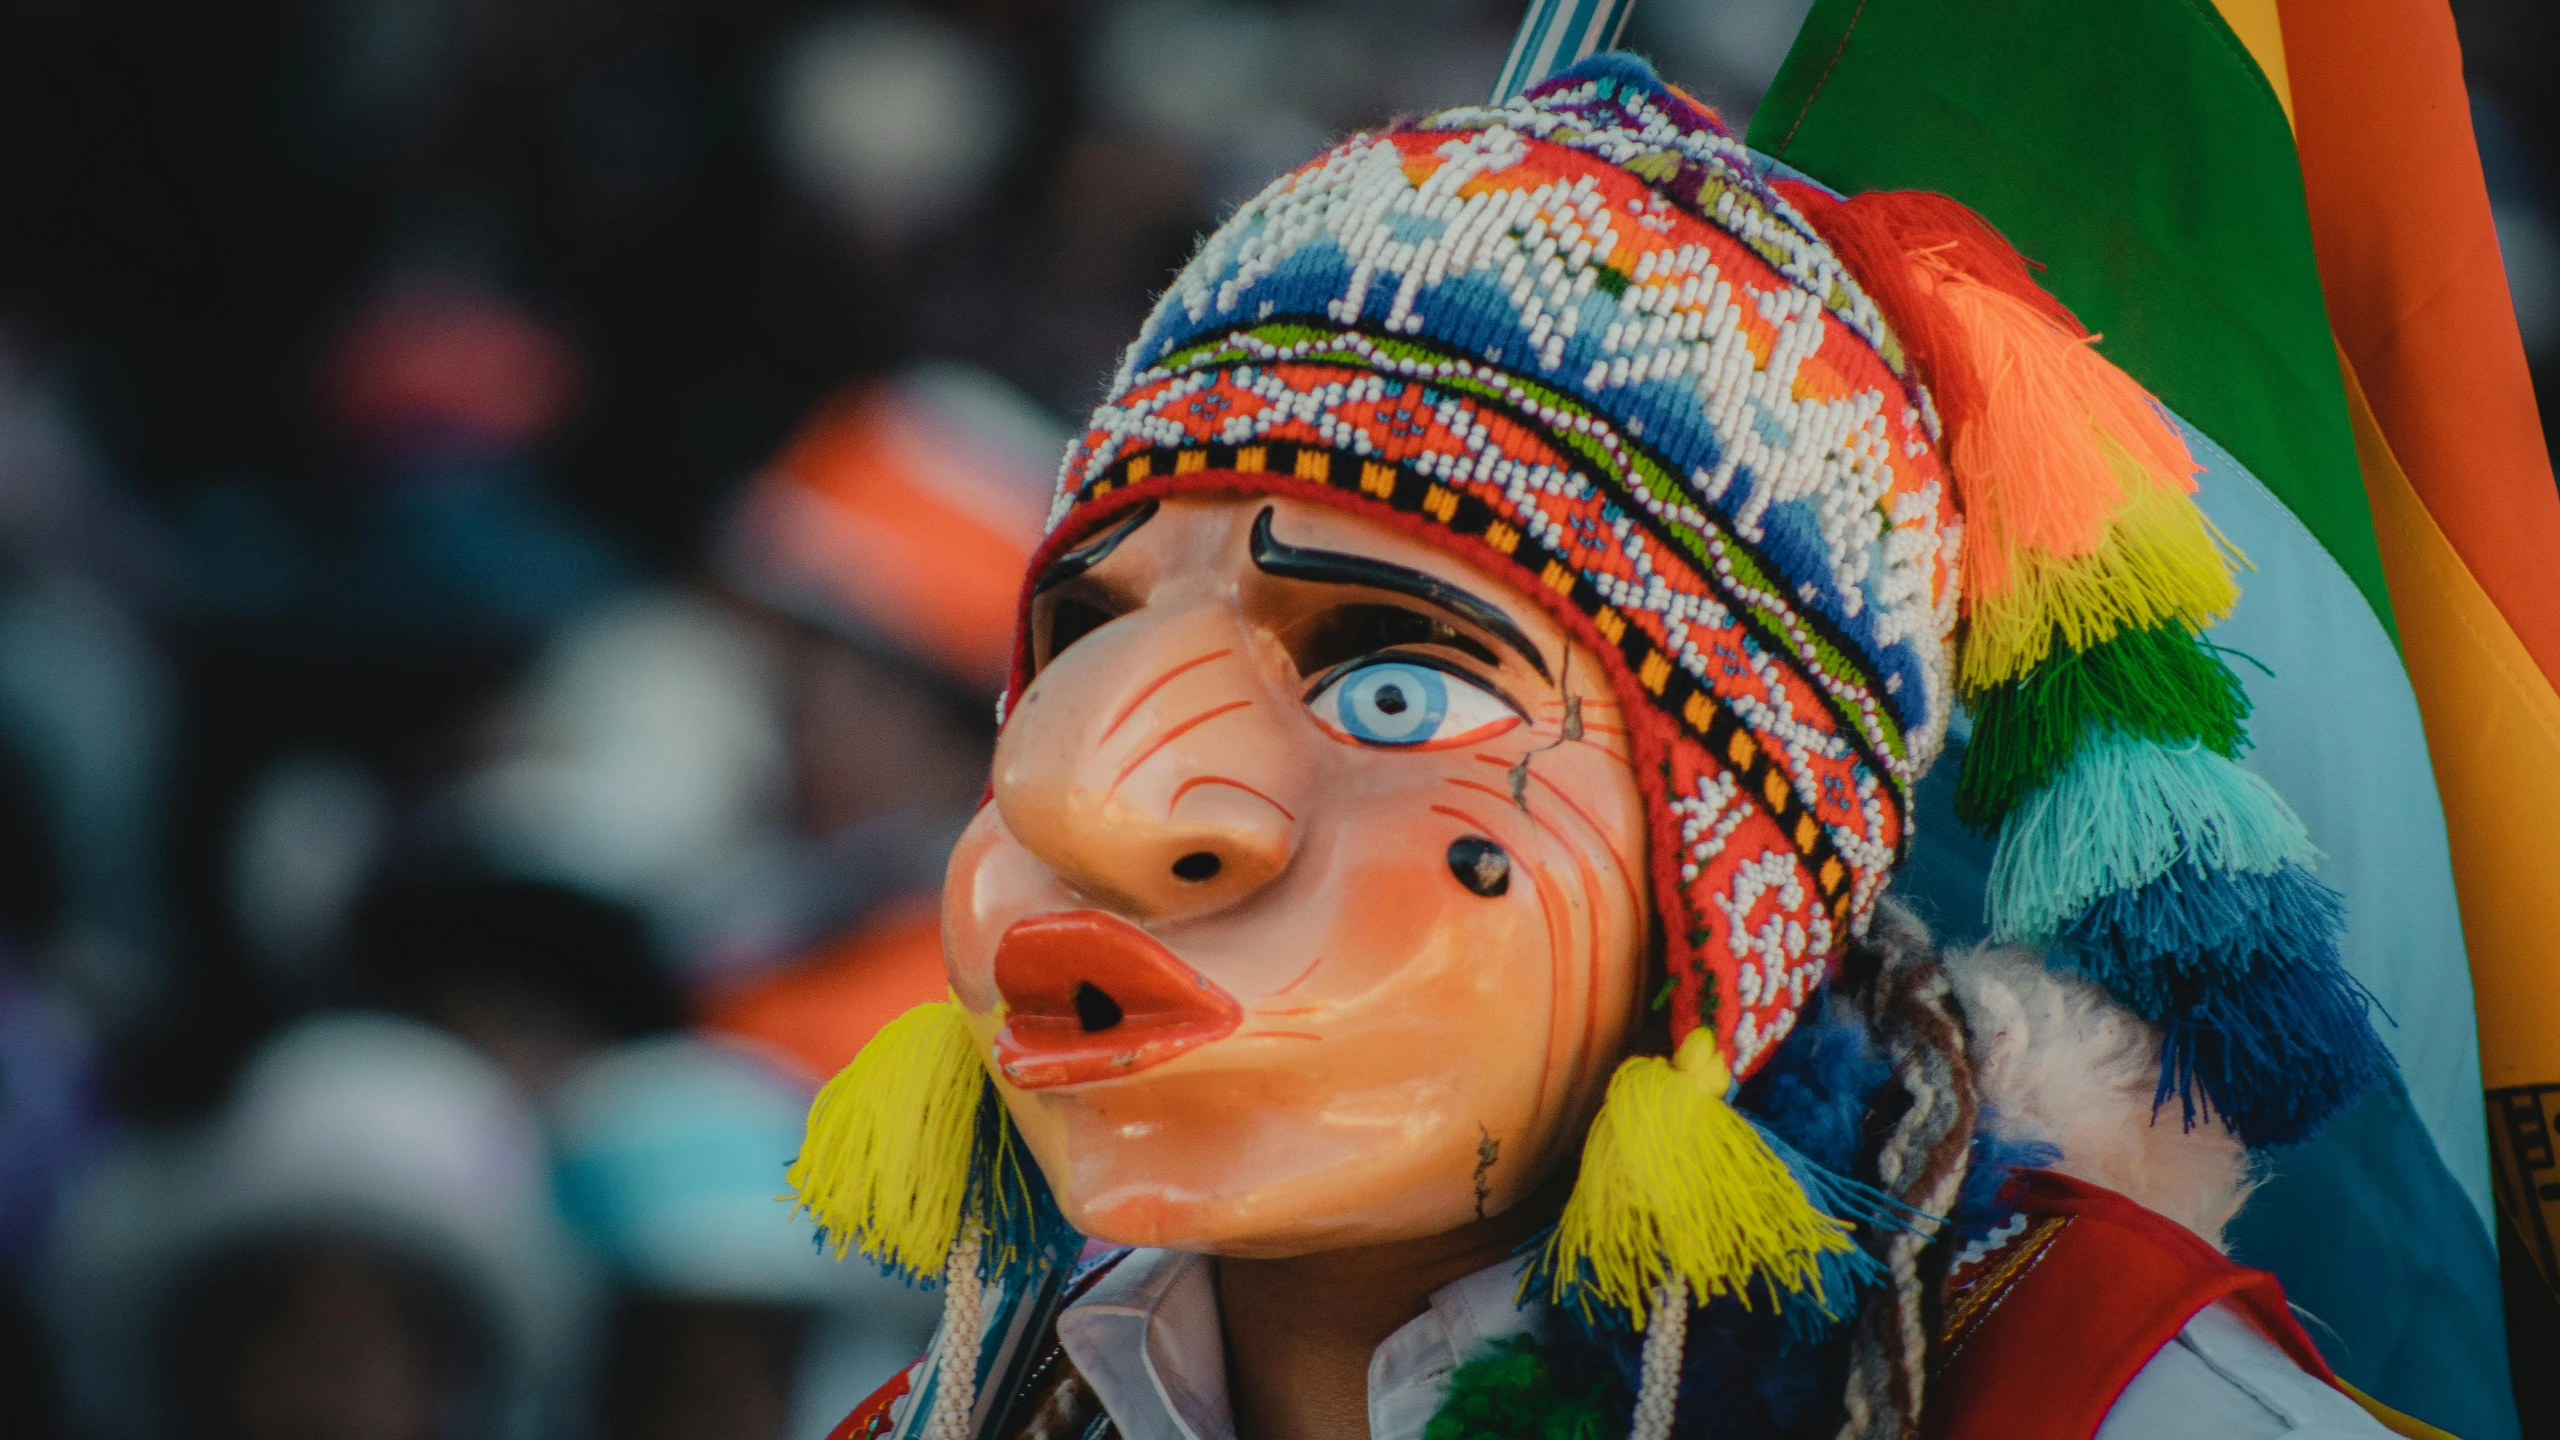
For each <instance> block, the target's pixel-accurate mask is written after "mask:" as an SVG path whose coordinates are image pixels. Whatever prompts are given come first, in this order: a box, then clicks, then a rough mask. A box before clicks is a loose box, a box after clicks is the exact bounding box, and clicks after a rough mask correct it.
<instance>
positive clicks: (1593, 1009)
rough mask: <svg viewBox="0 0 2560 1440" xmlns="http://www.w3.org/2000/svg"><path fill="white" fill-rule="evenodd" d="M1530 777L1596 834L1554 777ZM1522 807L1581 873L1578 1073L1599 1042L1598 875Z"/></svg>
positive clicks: (1612, 854) (1621, 870) (1621, 869)
mask: <svg viewBox="0 0 2560 1440" xmlns="http://www.w3.org/2000/svg"><path fill="white" fill-rule="evenodd" d="M1529 778H1530V779H1532V780H1535V781H1537V782H1538V783H1539V784H1541V785H1544V786H1546V787H1547V789H1548V790H1549V791H1550V792H1552V793H1553V794H1554V795H1555V797H1556V798H1557V799H1559V800H1564V803H1565V808H1567V809H1569V810H1571V811H1573V813H1574V814H1576V815H1580V816H1581V817H1582V823H1584V824H1585V825H1590V826H1591V828H1592V831H1593V833H1595V834H1597V833H1598V832H1599V829H1600V827H1599V826H1598V825H1597V824H1594V823H1593V821H1592V819H1591V817H1590V816H1588V815H1583V814H1582V809H1581V807H1580V806H1578V805H1575V804H1574V803H1573V802H1572V801H1571V800H1565V795H1564V792H1563V791H1562V790H1559V789H1557V788H1556V784H1555V782H1554V781H1552V780H1549V779H1548V778H1547V777H1545V776H1544V775H1539V774H1535V773H1532V774H1531V775H1530V777H1529ZM1449 783H1450V784H1453V785H1462V786H1465V787H1466V788H1468V789H1471V790H1482V791H1484V792H1485V793H1486V794H1488V795H1496V796H1498V795H1499V793H1500V792H1498V791H1496V790H1494V789H1493V788H1492V787H1491V786H1489V785H1478V784H1476V783H1475V782H1474V781H1472V780H1452V781H1450V782H1449ZM1521 809H1523V810H1525V811H1527V813H1528V816H1529V819H1530V821H1531V822H1532V823H1534V824H1535V825H1536V826H1537V827H1538V828H1539V829H1541V830H1543V831H1545V832H1546V833H1547V838H1548V839H1550V840H1553V841H1554V842H1555V843H1556V847H1557V848H1558V849H1560V850H1562V851H1564V852H1565V854H1566V856H1567V857H1569V858H1570V859H1571V860H1572V861H1573V869H1574V873H1575V874H1577V875H1579V876H1581V877H1582V905H1583V914H1584V917H1585V919H1586V921H1587V922H1588V923H1586V924H1585V925H1584V927H1583V930H1584V937H1583V938H1584V939H1585V940H1587V941H1588V942H1589V947H1588V953H1586V954H1585V956H1584V958H1583V967H1582V971H1583V984H1584V986H1585V987H1586V988H1585V989H1584V991H1583V995H1584V999H1585V1001H1586V1003H1585V1004H1584V1005H1583V1007H1582V1049H1581V1050H1580V1052H1579V1053H1577V1054H1576V1055H1575V1056H1574V1061H1575V1064H1574V1070H1575V1072H1577V1073H1578V1072H1579V1071H1580V1070H1581V1068H1582V1065H1581V1062H1582V1061H1583V1060H1585V1059H1587V1058H1589V1056H1590V1054H1591V1052H1592V1051H1593V1050H1594V1049H1596V1048H1597V1047H1598V1046H1599V1044H1600V1005H1599V998H1600V963H1601V955H1600V877H1599V875H1598V874H1596V873H1594V872H1593V870H1592V868H1591V862H1590V860H1589V859H1588V858H1587V857H1586V856H1585V854H1584V851H1583V849H1582V847H1581V846H1579V845H1576V844H1574V843H1573V842H1571V841H1569V840H1567V839H1565V837H1564V832H1563V831H1561V830H1558V829H1557V828H1556V827H1555V826H1553V825H1551V824H1549V823H1547V817H1546V816H1544V815H1541V814H1539V813H1538V812H1537V811H1535V810H1529V809H1528V807H1527V806H1526V805H1523V806H1522V807H1521ZM1600 843H1601V844H1602V845H1603V846H1607V845H1608V843H1609V837H1608V836H1606V835H1601V836H1600ZM1609 858H1610V859H1612V860H1618V852H1617V850H1616V849H1615V848H1610V850H1609ZM1530 873H1531V874H1532V875H1533V876H1541V877H1542V876H1543V872H1542V871H1541V870H1539V868H1538V867H1536V866H1532V867H1530ZM1626 873H1627V867H1626V863H1625V862H1624V861H1622V860H1620V861H1618V875H1619V877H1620V878H1621V880H1623V879H1624V878H1625V876H1626ZM1542 883H1543V882H1542ZM1564 950H1565V947H1564V946H1563V945H1558V946H1556V958H1557V959H1558V960H1562V959H1563V958H1564ZM1556 968H1557V970H1558V972H1559V975H1558V978H1559V979H1561V978H1562V976H1561V972H1562V970H1563V968H1564V967H1563V966H1562V965H1558V966H1557V967H1556ZM1558 1013H1561V1004H1559V1008H1558ZM1551 1023H1552V1022H1551Z"/></svg>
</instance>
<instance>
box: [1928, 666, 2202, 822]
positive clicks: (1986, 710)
mask: <svg viewBox="0 0 2560 1440" xmlns="http://www.w3.org/2000/svg"><path fill="white" fill-rule="evenodd" d="M1971 698H1972V706H1973V738H1972V740H1971V741H1969V742H1968V743H1967V745H1966V748H1965V755H1964V770H1963V773H1962V774H1961V775H1960V776H1959V777H1958V778H1957V781H1956V818H1957V819H1958V820H1961V821H1962V822H1964V823H1965V824H1966V825H1968V826H1971V827H1972V828H1974V829H1976V830H1981V831H1990V830H1993V829H1996V828H1998V826H1999V824H2000V821H2001V819H2002V817H2004V816H2006V815H2007V814H2008V813H2009V812H2010V810H2011V809H2013V808H2015V807H2016V805H2017V804H2018V802H2019V800H2020V799H2022V798H2023V797H2025V796H2026V795H2027V794H2028V793H2029V792H2030V791H2033V790H2036V789H2038V788H2039V787H2041V786H2044V785H2046V784H2048V783H2050V782H2051V781H2052V780H2053V778H2054V777H2055V776H2056V775H2058V774H2060V773H2062V770H2063V768H2064V767H2065V766H2067V765H2069V764H2070V763H2071V760H2072V757H2073V756H2075V755H2077V754H2079V753H2080V748H2081V746H2082V745H2083V744H2085V743H2086V742H2087V740H2088V738H2089V737H2090V736H2092V735H2098V734H2106V733H2113V734H2117V735H2122V736H2127V737H2130V738H2133V739H2137V740H2151V741H2156V742H2158V743H2160V744H2163V745H2169V746H2179V745H2187V744H2200V745H2202V746H2204V748H2206V749H2208V750H2211V751H2213V752H2214V753H2215V754H2217V755H2223V756H2227V757H2230V758H2233V759H2237V758H2238V757H2239V755H2240V752H2241V750H2242V749H2244V748H2245V747H2246V746H2247V745H2248V743H2249V740H2248V732H2247V730H2246V729H2245V728H2244V727H2243V725H2242V722H2243V721H2245V720H2246V719H2247V718H2248V716H2249V695H2248V692H2247V691H2245V690H2243V689H2242V688H2241V686H2240V680H2239V677H2238V676H2235V675H2233V674H2232V673H2231V668H2230V667H2229V666H2227V665H2225V664H2223V663H2222V660H2221V658H2220V657H2219V656H2217V655H2215V654H2214V652H2213V651H2212V649H2211V648H2210V647H2208V646H2207V645H2206V644H2205V643H2204V642H2203V640H2201V639H2200V638H2199V637H2198V636H2197V635H2196V634H2195V633H2194V632H2193V631H2191V630H2189V629H2188V628H2187V627H2186V626H2184V625H2181V624H2168V625H2158V626H2153V627H2152V628H2150V629H2147V630H2120V631H2118V632H2116V634H2115V636H2114V637H2113V638H2112V639H2109V640H2107V641H2105V642H2103V643H2101V644H2098V645H2093V646H2091V647H2090V648H2088V649H2086V650H2070V649H2066V648H2065V647H2063V646H2062V645H2061V644H2059V643H2056V644H2055V646H2054V647H2053V650H2052V653H2051V657H2050V658H2049V659H2047V660H2046V661H2045V662H2044V663H2043V664H2041V665H2038V666H2036V667H2035V668H2034V669H2032V670H2029V671H2028V672H2027V673H2026V674H2024V675H2021V676H2019V677H2018V678H2016V679H2014V680H2005V681H2002V682H2001V683H1999V684H1997V685H1992V686H1988V687H1986V688H1985V689H1983V690H1981V691H1980V692H1978V693H1976V694H1975V695H1974V696H1972V697H1971Z"/></svg>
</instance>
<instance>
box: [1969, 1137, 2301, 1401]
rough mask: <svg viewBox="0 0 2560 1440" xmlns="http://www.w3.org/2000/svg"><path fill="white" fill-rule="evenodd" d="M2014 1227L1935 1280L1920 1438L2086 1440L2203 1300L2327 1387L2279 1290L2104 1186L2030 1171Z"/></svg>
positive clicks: (2014, 1196)
mask: <svg viewBox="0 0 2560 1440" xmlns="http://www.w3.org/2000/svg"><path fill="white" fill-rule="evenodd" d="M2002 1198H2003V1199H2004V1200H2006V1201H2007V1202H2008V1203H2009V1204H2012V1205H2015V1206H2017V1207H2018V1209H2019V1211H2020V1213H2021V1215H2022V1216H2023V1217H2024V1219H2025V1222H2026V1223H2025V1226H2024V1228H2023V1229H2022V1230H2021V1231H2020V1232H2019V1233H2018V1234H2017V1235H2016V1236H2015V1237H2014V1238H2012V1239H2010V1240H2009V1241H2007V1242H2006V1243H2005V1244H2003V1245H2001V1246H2000V1247H1999V1248H1997V1249H1995V1250H1992V1251H1991V1252H1990V1253H1988V1254H1986V1255H1983V1256H1982V1257H1980V1258H1979V1259H1978V1260H1976V1261H1974V1262H1973V1263H1971V1264H1966V1265H1962V1266H1959V1267H1958V1268H1956V1269H1955V1270H1954V1271H1952V1272H1950V1273H1949V1275H1948V1276H1947V1289H1946V1315H1945V1321H1944V1324H1943V1326H1942V1334H1941V1339H1942V1340H1943V1342H1944V1343H1943V1346H1942V1348H1941V1350H1940V1352H1939V1361H1938V1368H1937V1373H1936V1374H1934V1375H1933V1376H1932V1377H1931V1378H1930V1383H1929V1399H1928V1405H1927V1407H1926V1408H1927V1416H1926V1420H1927V1430H1928V1434H1929V1435H1930V1437H1931V1440H1973V1437H1977V1436H1999V1437H2004V1440H2010V1437H2014V1440H2089V1437H2090V1436H2092V1435H2094V1434H2096V1433H2097V1430H2098V1424H2099V1422H2100V1421H2102V1420H2104V1419H2106V1418H2107V1411H2108V1410H2109V1409H2111V1408H2113V1406H2114V1405H2115V1403H2116V1397H2117V1396H2119V1395H2122V1394H2123V1393H2124V1387H2125V1386H2126V1385H2128V1384H2130V1383H2131V1382H2132V1380H2133V1377H2134V1375H2135V1374H2136V1373H2137V1372H2139V1371H2140V1370H2141V1369H2142V1367H2143V1366H2145V1365H2148V1364H2150V1363H2151V1357H2152V1356H2154V1355H2157V1354H2159V1353H2160V1348H2161V1347H2162V1346H2164V1345H2167V1344H2168V1343H2169V1342H2170V1341H2171V1340H2173V1339H2176V1338H2177V1334H2178V1332H2179V1331H2180V1330H2183V1329H2185V1328H2186V1324H2187V1322H2188V1321H2189V1320H2192V1319H2194V1318H2195V1317H2196V1315H2197V1314H2198V1313H2199V1312H2201V1311H2202V1310H2203V1309H2204V1308H2205V1307H2206V1306H2208V1305H2211V1304H2213V1303H2214V1302H2216V1301H2221V1302H2223V1303H2224V1304H2227V1305H2229V1306H2230V1307H2231V1308H2232V1309H2234V1310H2236V1311H2238V1312H2239V1313H2240V1314H2241V1315H2243V1316H2245V1317H2246V1318H2247V1319H2248V1320H2249V1321H2250V1322H2251V1323H2253V1324H2255V1325H2256V1326H2257V1327H2258V1328H2259V1329H2260V1330H2262V1331H2264V1332H2266V1336H2267V1338H2268V1339H2270V1340H2272V1341H2274V1342H2275V1343H2276V1344H2277V1345H2278V1346H2279V1347H2280V1348H2282V1349H2283V1350H2284V1352H2285V1353H2286V1354H2287V1355H2290V1356H2292V1357H2293V1361H2294V1363H2295V1364H2297V1365H2300V1366H2301V1367H2302V1368H2303V1369H2305V1370H2307V1371H2309V1372H2311V1373H2312V1374H2314V1375H2317V1376H2319V1377H2320V1378H2321V1379H2322V1380H2325V1381H2328V1382H2329V1383H2330V1384H2332V1385H2335V1384H2337V1376H2335V1375H2333V1374H2332V1373H2330V1370H2329V1362H2328V1361H2326V1360H2323V1359H2321V1358H2320V1352H2319V1351H2318V1350H2316V1349H2314V1348H2313V1347H2312V1344H2311V1337H2309V1336H2308V1335H2305V1334H2303V1333H2302V1327H2301V1325H2299V1324H2297V1323H2295V1321H2294V1318H2293V1312H2292V1311H2291V1310H2290V1309H2288V1308H2287V1307H2286V1305H2285V1299H2284V1287H2283V1286H2281V1285H2279V1284H2277V1283H2276V1277H2274V1276H2273V1275H2270V1274H2268V1273H2267V1272H2265V1271H2264V1270H2251V1269H2249V1268H2248V1267H2246V1266H2243V1265H2236V1264H2234V1263H2232V1261H2231V1260H2230V1259H2229V1258H2228V1257H2226V1256H2224V1255H2223V1254H2222V1252H2221V1251H2219V1250H2216V1249H2214V1248H2213V1247H2212V1246H2211V1245H2208V1244H2206V1243H2205V1242H2204V1240H2203V1239H2202V1238H2200V1237H2198V1236H2197V1235H2196V1233H2195V1232H2194V1231H2192V1230H2189V1229H2188V1228H2187V1227H2185V1226H2183V1225H2180V1224H2178V1223H2177V1222H2176V1221H2174V1220H2171V1219H2169V1218H2167V1217H2166V1216H2163V1215H2158V1214H2155V1213H2153V1212H2152V1211H2149V1210H2146V1209H2144V1208H2142V1207H2141V1206H2140V1205H2137V1204H2135V1203H2134V1202H2132V1201H2131V1200H2128V1199H2126V1198H2125V1197H2123V1196H2122V1195H2119V1194H2117V1193H2116V1192H2114V1191H2112V1190H2105V1189H2101V1188H2099V1187H2098V1186H2095V1185H2091V1184H2089V1183H2088V1182H2086V1181H2082V1180H2074V1179H2072V1178H2071V1177H2070V1176H2068V1175H2060V1174H2056V1173H2054V1172H2053V1171H2050V1170H2031V1171H2026V1172H2024V1173H2022V1174H2020V1175H2019V1176H2018V1177H2017V1178H2016V1179H2015V1180H2012V1181H2011V1182H2010V1183H2009V1189H2008V1191H2007V1192H2006V1193H2005V1194H2004V1195H2003V1196H2002Z"/></svg>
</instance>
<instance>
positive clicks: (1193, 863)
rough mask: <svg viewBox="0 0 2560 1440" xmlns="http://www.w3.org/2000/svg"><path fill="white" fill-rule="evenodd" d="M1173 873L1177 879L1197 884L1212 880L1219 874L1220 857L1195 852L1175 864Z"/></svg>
mask: <svg viewBox="0 0 2560 1440" xmlns="http://www.w3.org/2000/svg"><path fill="white" fill-rule="evenodd" d="M1173 873H1174V877H1175V878H1176V879H1179V880H1189V881H1191V882H1193V883H1195V884H1196V883H1198V882H1200V881H1202V880H1208V879H1212V878H1214V877H1215V876H1216V875H1217V873H1218V857H1217V856H1215V855H1212V854H1210V853H1209V852H1208V851H1206V850H1194V851H1192V852H1191V853H1190V854H1188V855H1185V856H1183V857H1182V858H1181V859H1179V860H1176V861H1174V862H1173Z"/></svg>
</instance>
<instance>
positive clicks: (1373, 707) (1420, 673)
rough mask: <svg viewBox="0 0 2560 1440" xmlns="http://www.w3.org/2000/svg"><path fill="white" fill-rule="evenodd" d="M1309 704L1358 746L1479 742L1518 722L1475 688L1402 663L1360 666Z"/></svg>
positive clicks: (1408, 663)
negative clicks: (1462, 741)
mask: <svg viewBox="0 0 2560 1440" xmlns="http://www.w3.org/2000/svg"><path fill="white" fill-rule="evenodd" d="M1314 704H1315V710H1316V718H1317V719H1318V720H1321V721H1324V722H1325V723H1326V724H1327V726H1328V728H1331V729H1335V730H1338V731H1339V732H1341V734H1342V735H1343V736H1344V737H1345V738H1346V739H1351V740H1357V741H1359V742H1360V743H1362V744H1364V745H1393V746H1419V745H1429V744H1432V743H1433V742H1435V741H1436V742H1440V743H1444V744H1445V743H1451V742H1454V741H1457V740H1475V739H1483V738H1487V737H1490V736H1493V735H1498V734H1500V733H1502V732H1503V731H1505V730H1508V729H1510V728H1511V727H1512V726H1514V725H1517V724H1519V723H1520V717H1519V716H1518V715H1517V714H1516V713H1514V712H1513V711H1512V709H1511V708H1510V707H1509V706H1507V705H1505V704H1503V703H1502V702H1501V701H1500V700H1497V699H1495V698H1494V697H1493V696H1492V695H1491V694H1489V693H1487V692H1486V691H1484V690H1483V689H1481V688H1479V687H1478V686H1475V685H1471V684H1469V683H1467V682H1466V681H1464V680H1458V679H1454V678H1452V677H1450V676H1448V675H1445V674H1442V673H1441V672H1440V671H1438V670H1435V669H1433V668H1431V667H1430V666H1428V665H1416V664H1413V663H1411V662H1410V661H1403V660H1379V661H1377V662H1375V663H1373V664H1368V665H1362V666H1360V667H1358V668H1357V669H1354V670H1352V671H1350V672H1348V673H1347V674H1344V675H1343V676H1342V677H1341V678H1339V679H1337V680H1335V681H1334V682H1333V683H1332V684H1330V685H1328V686H1326V687H1325V688H1324V689H1323V691H1321V692H1320V693H1318V694H1317V695H1316V697H1315V700H1314Z"/></svg>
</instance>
